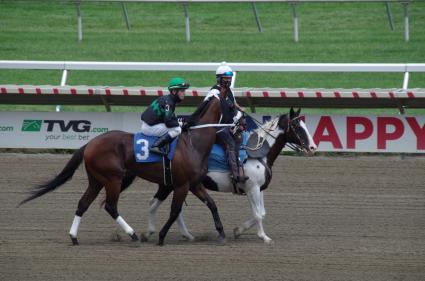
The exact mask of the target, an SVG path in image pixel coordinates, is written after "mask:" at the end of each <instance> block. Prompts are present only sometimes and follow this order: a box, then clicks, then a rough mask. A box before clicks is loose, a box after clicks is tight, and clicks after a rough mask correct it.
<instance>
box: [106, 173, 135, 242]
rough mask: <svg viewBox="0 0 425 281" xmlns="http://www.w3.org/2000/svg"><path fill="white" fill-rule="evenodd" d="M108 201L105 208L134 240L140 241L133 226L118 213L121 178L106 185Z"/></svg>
mask: <svg viewBox="0 0 425 281" xmlns="http://www.w3.org/2000/svg"><path fill="white" fill-rule="evenodd" d="M105 189H106V203H105V210H106V212H108V214H109V215H110V216H111V217H112V218H113V219H114V220H115V221H116V222H117V223H118V225H119V226H120V227H121V228H122V229H123V230H124V232H125V233H127V234H128V235H129V236H130V237H131V239H132V240H133V241H138V240H139V238H138V237H137V235H136V233H135V232H134V230H133V228H132V227H131V226H130V225H128V224H127V222H126V221H125V220H124V219H123V218H122V217H121V216H120V215H119V213H118V207H117V206H118V198H119V196H120V191H121V180H117V181H114V182H110V183H108V184H107V185H106V186H105Z"/></svg>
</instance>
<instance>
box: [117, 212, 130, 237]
mask: <svg viewBox="0 0 425 281" xmlns="http://www.w3.org/2000/svg"><path fill="white" fill-rule="evenodd" d="M116 221H117V223H118V224H119V225H120V226H121V228H122V229H123V230H124V232H125V233H127V234H128V235H132V234H133V233H134V230H133V229H132V228H131V226H129V225H128V224H127V223H126V222H125V220H124V219H123V218H122V217H121V216H118V218H117V219H116Z"/></svg>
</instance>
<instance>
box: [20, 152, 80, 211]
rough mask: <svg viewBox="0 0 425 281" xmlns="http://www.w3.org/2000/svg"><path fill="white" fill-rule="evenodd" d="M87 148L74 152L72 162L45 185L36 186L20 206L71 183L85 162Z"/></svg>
mask: <svg viewBox="0 0 425 281" xmlns="http://www.w3.org/2000/svg"><path fill="white" fill-rule="evenodd" d="M85 148H86V146H85V145H84V146H82V147H81V148H80V149H79V150H77V151H76V152H74V154H73V155H72V158H71V160H69V161H68V163H66V166H65V167H64V168H63V170H62V172H60V173H59V175H57V176H56V177H54V178H53V179H51V180H49V181H47V182H45V183H43V184H40V185H37V186H35V187H34V188H33V190H32V191H30V196H29V197H28V198H26V199H24V200H23V201H22V202H21V203H19V206H20V205H22V204H24V203H26V202H28V201H31V200H33V199H35V198H38V197H40V196H42V195H44V194H46V193H48V192H50V191H53V190H55V189H56V188H58V187H59V186H61V185H63V184H64V183H66V182H67V181H69V180H70V179H71V178H72V176H73V175H74V173H75V170H77V168H78V167H79V166H80V164H81V162H83V158H84V150H85Z"/></svg>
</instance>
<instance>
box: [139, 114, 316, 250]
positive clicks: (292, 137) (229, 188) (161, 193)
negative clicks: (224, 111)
mask: <svg viewBox="0 0 425 281" xmlns="http://www.w3.org/2000/svg"><path fill="white" fill-rule="evenodd" d="M300 112H301V110H298V111H296V112H295V111H294V110H293V109H292V108H291V110H290V112H289V114H284V115H280V116H278V117H276V118H275V119H273V120H271V121H269V122H267V123H265V124H264V125H262V126H261V127H259V128H258V129H256V130H254V131H253V132H251V134H250V135H254V134H256V135H257V136H258V138H257V140H258V141H256V142H254V144H255V143H256V144H257V145H255V146H256V151H257V152H258V151H260V150H261V151H262V152H259V153H256V154H257V155H252V154H251V155H250V153H248V159H247V161H246V163H245V164H244V169H245V173H246V175H247V176H249V180H248V181H247V182H246V183H245V184H244V185H242V186H240V188H241V189H242V190H243V191H244V193H246V195H247V197H248V201H249V204H250V207H251V211H252V214H253V218H251V219H249V220H247V221H246V222H245V223H243V224H242V225H241V226H239V227H237V228H235V229H234V230H233V233H234V236H235V238H237V237H239V236H240V235H241V234H242V233H243V232H245V231H246V230H248V229H250V228H251V227H253V226H254V225H257V236H258V237H259V238H260V239H262V240H263V241H264V243H266V244H270V243H272V239H271V238H270V237H269V236H267V235H266V233H265V232H264V228H263V219H264V217H265V215H266V210H265V208H264V197H263V190H265V189H266V188H267V187H268V185H269V184H270V182H271V179H272V166H273V164H274V162H275V160H276V158H277V157H278V156H279V154H280V152H281V151H282V149H283V148H284V147H285V145H286V144H292V145H295V146H297V147H298V148H299V149H300V150H302V151H304V152H305V153H306V154H313V153H314V151H315V150H316V149H317V146H316V144H315V143H314V141H313V139H312V137H311V135H310V133H309V131H308V129H307V126H306V125H305V123H304V122H303V121H302V120H301V119H300ZM266 147H267V148H266ZM202 185H203V186H204V187H205V188H207V189H209V190H213V191H218V192H229V193H231V192H233V184H232V182H231V179H230V174H229V172H224V171H209V172H208V174H207V176H206V178H205V179H204V180H203V181H202ZM202 188H203V187H202ZM170 192H171V191H170V190H165V189H164V188H163V187H162V186H159V188H158V191H157V193H156V194H155V196H154V198H153V199H152V200H151V202H150V209H149V225H148V231H147V232H146V233H145V234H143V236H142V238H143V239H144V240H147V239H148V238H149V237H150V236H151V235H152V234H153V233H154V232H155V228H156V226H155V220H156V212H157V210H158V208H159V206H160V205H161V203H162V202H163V201H164V200H165V199H166V198H167V196H168V195H169V194H170ZM177 225H178V227H179V229H180V232H181V233H182V235H183V236H184V237H186V238H187V239H189V240H193V239H194V237H193V236H192V234H191V233H190V232H189V231H188V229H187V227H186V225H185V223H184V220H183V214H182V213H181V214H180V215H179V217H178V218H177Z"/></svg>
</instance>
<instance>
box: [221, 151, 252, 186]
mask: <svg viewBox="0 0 425 281" xmlns="http://www.w3.org/2000/svg"><path fill="white" fill-rule="evenodd" d="M226 156H227V162H228V163H229V166H230V171H231V172H232V179H233V182H234V183H235V184H236V183H239V182H240V183H245V182H246V181H247V180H248V177H246V176H244V175H243V174H240V173H239V172H240V170H239V165H238V162H239V161H238V159H237V158H236V153H235V151H234V150H233V149H231V148H230V149H226Z"/></svg>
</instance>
